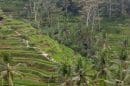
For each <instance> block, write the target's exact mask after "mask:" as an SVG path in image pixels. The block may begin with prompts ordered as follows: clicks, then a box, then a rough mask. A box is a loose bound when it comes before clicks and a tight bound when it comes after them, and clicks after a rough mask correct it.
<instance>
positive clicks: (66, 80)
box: [58, 62, 72, 86]
mask: <svg viewBox="0 0 130 86" xmlns="http://www.w3.org/2000/svg"><path fill="white" fill-rule="evenodd" d="M58 73H59V74H60V76H59V77H60V79H62V80H63V83H62V85H63V86H72V79H71V77H72V67H71V65H69V64H67V63H66V62H64V63H62V64H60V67H59V72H58Z"/></svg>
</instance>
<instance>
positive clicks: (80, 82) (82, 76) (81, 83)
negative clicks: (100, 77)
mask: <svg viewBox="0 0 130 86" xmlns="http://www.w3.org/2000/svg"><path fill="white" fill-rule="evenodd" d="M86 70H87V67H86V61H85V59H83V58H78V59H77V63H76V65H75V74H74V77H73V80H75V82H76V86H88V82H89V81H90V79H89V77H88V75H87V74H86V73H87V71H86Z"/></svg>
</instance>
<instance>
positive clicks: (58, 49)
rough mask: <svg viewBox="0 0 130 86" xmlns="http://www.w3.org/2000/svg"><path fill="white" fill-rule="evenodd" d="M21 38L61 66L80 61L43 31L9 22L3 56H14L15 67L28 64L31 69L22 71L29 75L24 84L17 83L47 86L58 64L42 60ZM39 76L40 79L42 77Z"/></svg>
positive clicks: (1, 43) (0, 31) (1, 30)
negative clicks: (5, 54)
mask: <svg viewBox="0 0 130 86" xmlns="http://www.w3.org/2000/svg"><path fill="white" fill-rule="evenodd" d="M19 34H20V36H26V37H27V39H28V40H29V45H30V46H31V47H37V48H38V49H40V50H41V51H43V52H46V53H47V54H49V57H50V58H54V60H56V61H57V62H62V61H65V60H67V63H70V64H71V63H73V62H72V61H73V60H72V59H74V58H76V57H80V55H79V54H75V53H74V51H73V50H72V49H70V48H68V47H66V46H64V45H61V44H59V43H58V42H57V41H55V40H53V39H51V38H50V37H48V36H46V35H43V34H41V33H40V31H39V30H37V29H34V28H33V27H31V25H30V24H26V23H24V22H21V21H19V20H13V19H8V18H5V20H4V22H3V24H2V25H0V52H10V53H11V55H12V57H13V62H14V63H13V64H17V63H27V68H26V67H25V68H21V69H20V70H21V71H24V73H25V77H24V80H21V79H20V78H18V77H16V79H15V83H17V84H23V85H24V86H30V85H33V86H34V85H36V86H44V84H45V83H44V81H46V80H48V79H49V77H51V76H52V75H54V68H55V66H56V64H55V63H54V62H50V61H48V60H47V59H46V58H45V57H44V56H42V55H41V54H42V53H41V52H39V51H38V50H35V49H33V48H27V46H26V44H25V43H23V42H22V38H21V37H20V36H19ZM64 59H65V60H64ZM1 61H2V60H1V59H0V62H1ZM35 75H39V77H38V76H35ZM41 77H42V79H41ZM16 86H17V85H16ZM18 86H20V85H18ZM45 86H46V84H45ZM52 86H54V84H53V85H52Z"/></svg>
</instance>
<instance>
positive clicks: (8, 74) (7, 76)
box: [0, 53, 22, 86]
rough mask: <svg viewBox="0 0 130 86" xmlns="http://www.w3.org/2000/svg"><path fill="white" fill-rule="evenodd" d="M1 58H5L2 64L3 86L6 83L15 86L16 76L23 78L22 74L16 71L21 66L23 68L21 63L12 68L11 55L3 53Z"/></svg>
mask: <svg viewBox="0 0 130 86" xmlns="http://www.w3.org/2000/svg"><path fill="white" fill-rule="evenodd" d="M1 57H2V58H3V62H2V63H1V64H0V72H1V79H2V86H4V81H6V82H7V85H8V86H14V83H13V78H14V75H18V76H22V73H21V72H20V71H17V70H16V69H17V68H18V67H19V66H21V63H18V64H17V65H15V66H11V65H10V64H11V60H12V58H11V56H10V54H9V53H1Z"/></svg>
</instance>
